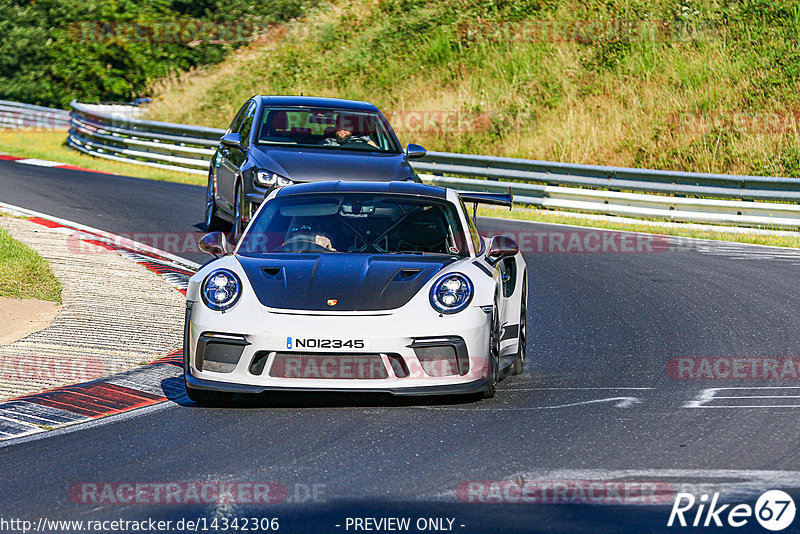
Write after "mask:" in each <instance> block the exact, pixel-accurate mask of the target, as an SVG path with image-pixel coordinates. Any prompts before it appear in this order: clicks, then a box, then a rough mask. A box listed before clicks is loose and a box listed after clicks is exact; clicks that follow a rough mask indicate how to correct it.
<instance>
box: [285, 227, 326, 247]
mask: <svg viewBox="0 0 800 534" xmlns="http://www.w3.org/2000/svg"><path fill="white" fill-rule="evenodd" d="M309 245H311V246H309ZM317 247H320V248H324V249H327V250H329V251H331V252H336V249H335V248H333V243H331V238H330V237H328V236H327V235H325V234H324V233H322V232H319V231H315V230H314V229H313V228H312V227H311V225H310V224H302V225H295V226H292V228H290V229H289V231H288V232H287V233H286V241H284V242H283V245H282V248H283V250H284V251H287V252H288V251H293V252H313V251H314V249H316V248H317Z"/></svg>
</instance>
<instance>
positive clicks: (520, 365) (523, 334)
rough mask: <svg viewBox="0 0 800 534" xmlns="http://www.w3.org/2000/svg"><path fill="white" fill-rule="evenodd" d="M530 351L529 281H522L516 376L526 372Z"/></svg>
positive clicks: (515, 360)
mask: <svg viewBox="0 0 800 534" xmlns="http://www.w3.org/2000/svg"><path fill="white" fill-rule="evenodd" d="M527 350H528V279H527V278H525V279H523V281H522V301H521V302H520V305H519V345H518V346H517V356H516V358H514V370H513V373H514V374H515V375H521V374H522V371H524V370H525V356H527Z"/></svg>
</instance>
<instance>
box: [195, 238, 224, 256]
mask: <svg viewBox="0 0 800 534" xmlns="http://www.w3.org/2000/svg"><path fill="white" fill-rule="evenodd" d="M198 246H199V247H200V250H202V251H203V252H205V253H206V254H211V255H212V256H214V257H215V258H219V257H220V256H225V255H227V254H228V245H227V243H226V241H225V234H223V233H222V232H211V233H208V234H206V235H204V236H203V237H201V238H200V243H199V245H198Z"/></svg>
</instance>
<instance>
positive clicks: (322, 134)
mask: <svg viewBox="0 0 800 534" xmlns="http://www.w3.org/2000/svg"><path fill="white" fill-rule="evenodd" d="M259 124H260V126H259V131H258V137H257V141H258V144H261V145H278V146H293V147H298V146H299V147H316V148H326V149H331V150H360V151H371V152H391V153H395V154H396V153H399V152H400V151H401V150H400V147H399V146H398V144H397V142H396V140H395V138H394V137H393V136H392V134H391V127H390V126H389V123H388V122H387V121H386V119H385V118H384V117H383V116H382V115H381V114H380V113H376V112H368V111H352V110H341V109H332V108H321V109H320V108H292V107H281V108H270V107H267V108H264V109H263V111H262V113H261V121H260V123H259Z"/></svg>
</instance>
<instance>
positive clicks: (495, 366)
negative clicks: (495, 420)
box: [481, 303, 500, 399]
mask: <svg viewBox="0 0 800 534" xmlns="http://www.w3.org/2000/svg"><path fill="white" fill-rule="evenodd" d="M486 378H487V382H486V389H484V390H483V394H482V395H481V397H482V398H484V399H491V398H492V397H494V394H495V390H496V386H497V382H498V381H499V380H500V319H499V317H498V314H497V303H495V305H494V309H493V310H492V327H491V330H490V331H489V372H488V373H487V377H486Z"/></svg>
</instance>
